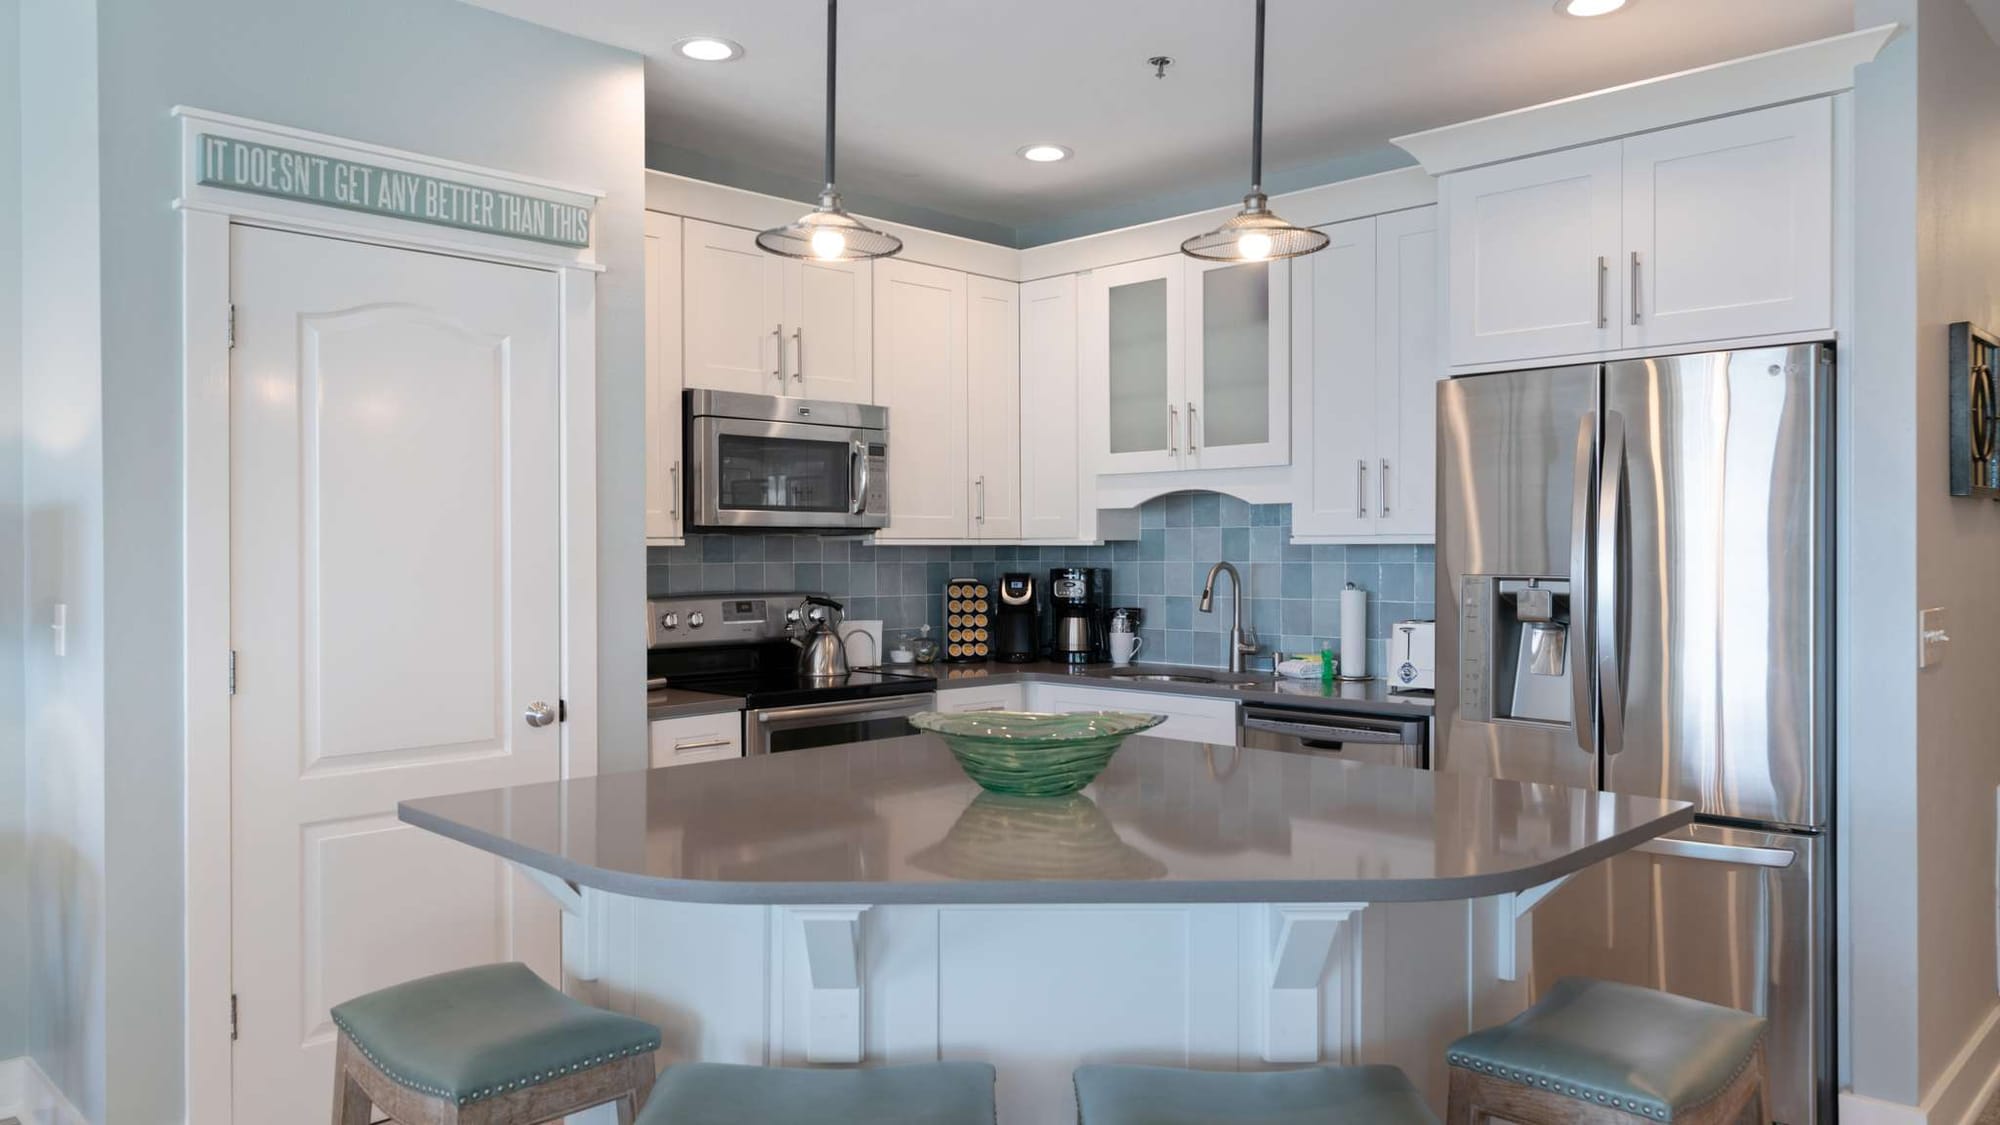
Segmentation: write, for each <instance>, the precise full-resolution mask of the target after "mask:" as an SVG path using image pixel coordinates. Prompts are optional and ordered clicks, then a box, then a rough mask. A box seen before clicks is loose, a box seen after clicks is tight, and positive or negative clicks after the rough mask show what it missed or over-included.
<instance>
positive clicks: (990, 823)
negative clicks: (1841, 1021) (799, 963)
mask: <svg viewBox="0 0 2000 1125" xmlns="http://www.w3.org/2000/svg"><path fill="white" fill-rule="evenodd" d="M400 813H401V816H402V819H403V820H404V821H406V822H408V823H410V824H412V825H415V826H417V827H419V828H425V829H428V830H430V831H433V832H436V833H439V834H440V835H444V836H448V837H450V838H452V839H454V840H458V841H461V842H464V843H466V844H470V845H471V846H473V847H476V848H480V849H482V850H484V851H488V852H491V853H493V854H495V855H498V856H501V857H503V858H506V859H509V860H513V861H514V862H516V863H520V864H523V865H525V866H527V867H530V868H534V869H538V870H540V871H543V872H546V873H548V874H550V875H553V876H556V877H557V878H560V879H564V880H567V881H569V882H571V883H574V884H577V885H580V886H587V887H594V888H597V889H599V890H603V891H608V892H611V893H615V894H622V895H632V896H637V897H642V898H656V899H669V900H676V901H685V902H705V903H738V904H798V903H814V902H819V903H862V904H888V903H1087V902H1124V903H1134V902H1136V903H1166V902H1410V901H1433V900H1446V899H1464V898H1478V897H1484V896H1487V895H1494V894H1502V893H1507V892H1512V891H1522V890H1527V889H1528V888H1531V887H1535V886H1538V885H1540V884H1542V883H1546V882H1548V881H1549V880H1551V879H1554V878H1557V877H1559V876H1562V875H1567V874H1570V873H1573V872H1575V871H1579V870H1581V869H1583V868H1585V867H1587V866H1589V865H1591V864H1593V863H1596V862H1597V861H1599V860H1601V859H1604V858H1606V857H1608V856H1611V855H1614V854H1617V853H1619V852H1623V851H1626V850H1629V849H1631V848H1632V847H1634V846H1636V845H1638V844H1640V843H1642V842H1644V841H1646V840H1648V839H1651V838H1652V837H1654V836H1658V835H1660V834H1662V833H1666V832H1671V831H1673V830H1674V829H1676V828H1679V827H1681V826H1683V825H1685V824H1687V823H1689V822H1690V821H1691V820H1692V818H1693V808H1692V806H1690V805H1688V804H1686V803H1685V802H1679V801H1667V800H1660V799H1654V798H1645V797H1628V796H1620V795H1616V794H1610V793H1598V792H1592V791H1588V790H1580V789H1567V788H1563V787H1560V786H1550V785H1530V784H1525V783H1520V782H1511V781H1493V780H1489V779H1485V778H1477V777H1469V776H1465V775H1461V774H1440V773H1432V772H1430V771H1426V770H1410V769H1399V768H1396V767H1392V766H1376V765H1368V764H1364V763H1359V762H1349V761H1342V760H1340V759H1337V758H1330V757H1323V756H1319V755H1302V754H1286V753H1281V752H1278V751H1271V750H1241V749H1236V750H1232V749H1226V748H1212V747H1205V746H1201V745H1198V744H1195V743H1188V742H1178V741H1169V740H1166V739H1157V738H1143V737H1142V738H1133V739H1131V740H1129V741H1128V742H1127V743H1126V745H1125V746H1124V747H1123V748H1122V749H1121V750H1120V751H1119V753H1118V755H1117V757H1115V758H1114V759H1112V761H1111V764H1110V766H1109V767H1107V768H1106V769H1105V771H1104V773H1103V774H1101V775H1099V777H1098V778H1097V780H1096V781H1095V782H1093V783H1092V784H1091V785H1090V786H1089V787H1088V788H1086V789H1085V790H1084V791H1083V792H1082V793H1080V794H1077V795H1075V796H1071V797H1061V798H1019V797H1003V796H998V795H995V794H990V793H986V792H984V791H982V790H981V789H980V788H979V787H978V786H976V785H974V784H973V783H972V781H970V780H969V779H967V778H966V776H965V774H964V773H963V772H961V771H960V770H959V768H958V765H957V763H956V762H955V761H954V760H953V758H952V756H951V754H950V752H949V751H948V750H947V749H946V748H945V746H944V744H943V743H942V742H940V741H938V740H937V739H936V738H934V737H932V736H929V735H919V736H912V737H907V738H896V739H887V740H883V741H879V742H870V743H859V744H855V745H850V746H838V747H827V748H824V749H819V750H812V751H800V752H796V753H790V754H776V755H769V756H760V757H750V758H739V759H731V760H726V761H718V762H707V763H698V764H693V765H684V766H675V767H672V768H667V769H655V770H650V771H647V772H646V773H644V774H643V775H641V774H632V773H626V774H606V775H603V776H600V777H596V778H585V779H580V780H576V781H567V782H549V783H545V784H540V785H525V786H516V787H514V788H511V789H496V790H489V791H486V792H480V793H466V794H461V795H458V796H451V797H438V798H431V799H427V800H421V801H406V802H404V803H403V804H402V806H401V807H400Z"/></svg>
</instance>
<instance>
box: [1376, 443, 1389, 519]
mask: <svg viewBox="0 0 2000 1125" xmlns="http://www.w3.org/2000/svg"><path fill="white" fill-rule="evenodd" d="M1375 491H1376V492H1378V493H1380V494H1381V495H1379V496H1377V497H1376V499H1378V500H1380V501H1381V503H1380V504H1377V505H1376V506H1375V510H1376V512H1378V513H1379V514H1381V515H1385V516H1386V515H1388V514H1389V459H1388V458H1387V457H1384V458H1382V475H1381V476H1379V477H1377V478H1376V479H1375Z"/></svg>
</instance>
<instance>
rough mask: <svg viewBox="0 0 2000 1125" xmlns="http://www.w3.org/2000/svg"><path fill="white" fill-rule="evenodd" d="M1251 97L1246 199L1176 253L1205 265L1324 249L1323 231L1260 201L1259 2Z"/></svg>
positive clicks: (1261, 11) (1293, 255) (1261, 89)
mask: <svg viewBox="0 0 2000 1125" xmlns="http://www.w3.org/2000/svg"><path fill="white" fill-rule="evenodd" d="M1256 72H1257V77H1256V92H1255V94H1254V100H1253V101H1252V103H1251V104H1252V106H1253V107H1254V108H1253V109H1252V110H1251V114H1250V194H1249V195H1246V196H1244V197H1243V210H1241V211H1238V212H1237V213H1236V214H1235V215H1234V216H1233V217H1232V218H1231V219H1230V220H1229V221H1228V222H1226V223H1224V224H1222V225H1221V226H1219V227H1217V228H1215V229H1214V230H1212V231H1209V232H1208V233H1207V234H1198V235H1195V236H1194V237H1193V238H1190V239H1188V240H1187V241H1186V242H1183V243H1181V253H1183V254H1186V255H1187V256H1188V257H1190V258H1201V259H1203V260H1205V261H1210V262H1265V261H1270V260H1271V259H1274V258H1296V257H1298V256H1300V255H1302V254H1311V253H1313V252H1315V251H1318V250H1324V249H1326V244H1327V242H1328V239H1327V236H1326V233H1325V232H1324V231H1317V230H1313V229H1312V228H1311V227H1295V226H1293V225H1292V224H1290V223H1288V222H1286V221H1285V220H1283V219H1281V218H1279V217H1278V216H1277V215H1274V214H1272V213H1271V203H1270V200H1268V199H1266V198H1265V197H1264V0H1257V67H1256Z"/></svg>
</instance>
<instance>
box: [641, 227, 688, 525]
mask: <svg viewBox="0 0 2000 1125" xmlns="http://www.w3.org/2000/svg"><path fill="white" fill-rule="evenodd" d="M680 537H681V220H680V219H679V218H678V217H676V216H674V215H662V214H659V213H657V212H652V211H648V212H647V213H646V542H647V543H649V544H653V545H663V544H666V543H670V542H674V541H678V540H679V539H680Z"/></svg>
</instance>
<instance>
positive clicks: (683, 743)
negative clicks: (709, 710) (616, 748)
mask: <svg viewBox="0 0 2000 1125" xmlns="http://www.w3.org/2000/svg"><path fill="white" fill-rule="evenodd" d="M651 745H652V751H653V754H652V759H653V765H654V767H655V768H657V767H660V766H684V765H687V764H688V763H689V762H713V761H715V760H717V759H718V758H740V757H742V756H743V713H742V712H741V711H723V712H720V713H717V714H714V715H690V716H688V717H687V718H684V719H655V720H653V730H652V739H651Z"/></svg>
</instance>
